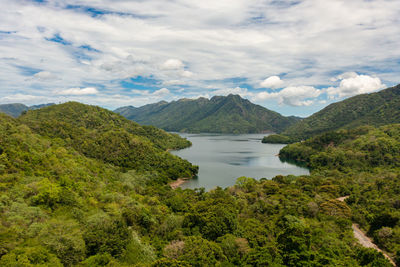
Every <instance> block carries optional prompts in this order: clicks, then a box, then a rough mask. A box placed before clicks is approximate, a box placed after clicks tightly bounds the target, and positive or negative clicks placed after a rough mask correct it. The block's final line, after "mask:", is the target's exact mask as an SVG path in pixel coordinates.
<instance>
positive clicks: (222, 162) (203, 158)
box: [172, 134, 309, 189]
mask: <svg viewBox="0 0 400 267" xmlns="http://www.w3.org/2000/svg"><path fill="white" fill-rule="evenodd" d="M180 135H181V136H182V137H186V138H187V139H189V140H190V141H191V142H192V144H193V145H192V146H191V147H189V148H186V149H182V150H179V151H172V153H173V154H175V155H177V156H179V157H181V158H184V159H187V160H188V161H190V162H191V163H193V164H196V165H198V166H199V167H200V169H199V174H198V177H197V178H195V179H192V180H190V181H188V182H187V183H185V184H184V185H183V186H182V188H199V187H204V188H206V189H212V188H214V187H216V186H220V187H227V186H231V185H234V184H235V181H236V179H237V178H238V177H240V176H247V177H253V178H256V179H260V178H268V179H270V178H273V177H274V176H276V175H278V174H282V175H288V174H294V175H303V174H309V171H308V169H306V168H302V167H298V166H296V165H293V164H290V163H286V162H282V161H280V160H279V157H278V156H276V155H277V154H278V153H279V150H280V149H281V148H282V147H284V146H285V145H279V144H262V143H261V139H262V138H263V137H264V136H265V134H244V135H220V134H180Z"/></svg>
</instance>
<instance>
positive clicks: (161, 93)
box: [152, 88, 171, 96]
mask: <svg viewBox="0 0 400 267" xmlns="http://www.w3.org/2000/svg"><path fill="white" fill-rule="evenodd" d="M170 93H171V92H170V91H169V90H168V89H167V88H161V89H160V90H157V91H154V92H153V93H152V95H153V96H165V95H168V94H170Z"/></svg>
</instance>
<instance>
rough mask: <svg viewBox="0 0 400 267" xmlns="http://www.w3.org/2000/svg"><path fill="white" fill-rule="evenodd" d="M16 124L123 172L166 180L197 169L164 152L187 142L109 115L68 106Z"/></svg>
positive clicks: (29, 114) (43, 111)
mask: <svg viewBox="0 0 400 267" xmlns="http://www.w3.org/2000/svg"><path fill="white" fill-rule="evenodd" d="M18 120H19V121H20V122H22V123H24V124H26V125H28V126H29V127H30V128H31V129H32V130H33V131H34V132H35V133H38V134H40V135H42V136H47V137H49V138H58V139H60V142H61V140H62V143H63V144H64V145H66V146H71V147H73V148H74V149H75V150H77V151H79V152H80V153H82V154H83V155H85V156H86V157H89V158H95V159H99V160H102V161H104V162H107V163H111V164H113V165H116V166H120V167H122V168H123V169H135V170H140V171H150V170H157V171H158V172H160V173H163V174H165V176H166V177H168V178H178V177H189V176H192V175H193V174H194V173H195V172H196V171H197V168H196V167H195V166H192V165H191V164H190V163H189V162H187V161H185V160H182V159H180V158H179V157H176V156H174V155H171V154H170V153H168V152H166V150H168V149H178V148H184V147H188V146H190V142H189V141H187V140H185V139H182V138H180V137H179V136H178V135H172V134H169V133H166V132H164V131H163V130H160V129H157V128H155V127H150V126H144V127H142V126H140V125H139V124H137V123H135V122H132V121H129V120H127V119H125V118H124V117H122V116H120V115H118V114H116V113H113V112H112V111H109V110H106V109H103V108H100V107H96V106H89V105H84V104H80V103H77V102H68V103H65V104H60V105H54V106H50V107H46V108H42V109H38V110H31V111H28V112H26V113H25V114H23V115H22V116H20V117H19V118H18Z"/></svg>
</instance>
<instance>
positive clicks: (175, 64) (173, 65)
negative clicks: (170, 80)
mask: <svg viewBox="0 0 400 267" xmlns="http://www.w3.org/2000/svg"><path fill="white" fill-rule="evenodd" d="M184 66H185V65H184V64H183V62H182V61H180V60H179V59H168V60H167V61H165V62H164V63H163V64H162V66H161V68H162V69H164V70H178V69H182V68H183V67H184Z"/></svg>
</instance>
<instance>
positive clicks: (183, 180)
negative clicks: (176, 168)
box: [169, 178, 189, 189]
mask: <svg viewBox="0 0 400 267" xmlns="http://www.w3.org/2000/svg"><path fill="white" fill-rule="evenodd" d="M187 180H189V178H178V179H177V180H176V181H173V182H172V183H170V184H169V186H170V187H171V188H172V189H177V188H178V187H180V186H181V185H183V184H184V183H186V182H187Z"/></svg>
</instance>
